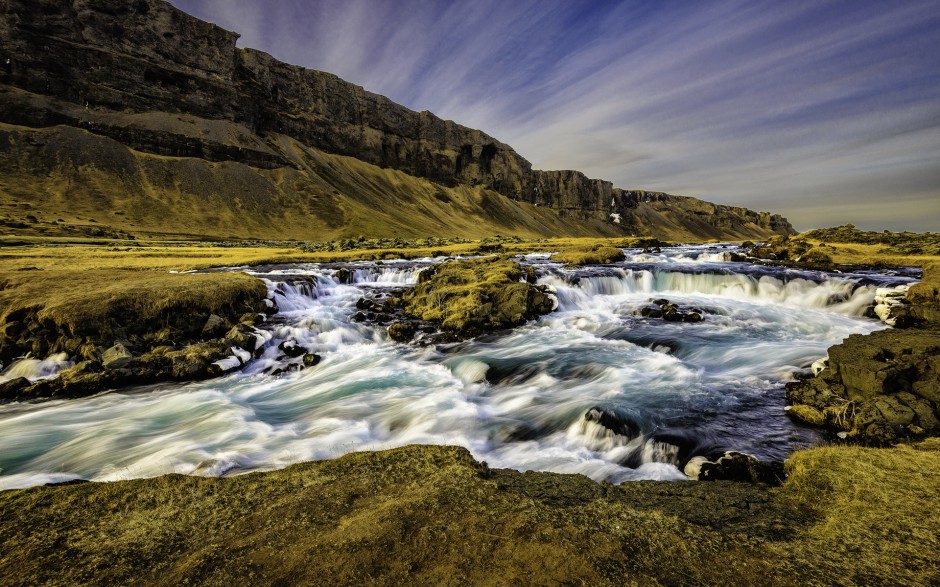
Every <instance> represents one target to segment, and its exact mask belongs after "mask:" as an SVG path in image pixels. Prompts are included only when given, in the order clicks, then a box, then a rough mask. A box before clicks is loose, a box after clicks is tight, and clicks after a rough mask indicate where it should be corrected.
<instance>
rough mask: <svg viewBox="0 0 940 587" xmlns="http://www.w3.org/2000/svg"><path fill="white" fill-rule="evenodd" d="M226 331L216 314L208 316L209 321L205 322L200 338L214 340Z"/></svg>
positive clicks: (223, 321) (220, 318)
mask: <svg viewBox="0 0 940 587" xmlns="http://www.w3.org/2000/svg"><path fill="white" fill-rule="evenodd" d="M225 329H226V324H225V320H223V319H222V317H221V316H219V315H217V314H210V315H209V319H208V320H206V324H205V326H203V327H202V337H203V338H216V337H219V336H221V335H222V334H223V333H224V332H225Z"/></svg>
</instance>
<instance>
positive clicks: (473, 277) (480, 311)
mask: <svg viewBox="0 0 940 587" xmlns="http://www.w3.org/2000/svg"><path fill="white" fill-rule="evenodd" d="M524 276H525V273H524V271H523V270H522V267H520V265H519V264H518V263H516V262H515V261H512V260H510V259H502V258H498V257H487V258H482V259H465V260H456V261H447V262H445V263H442V264H441V265H438V266H437V267H434V268H431V269H428V270H427V271H425V272H424V273H422V275H421V279H419V283H418V284H417V285H416V286H415V287H414V289H413V290H411V291H410V292H408V293H406V294H405V296H404V301H405V313H406V314H407V315H408V316H411V317H413V318H419V319H421V320H427V321H430V322H435V323H437V324H439V325H440V328H441V329H442V330H443V331H445V332H447V333H450V334H453V335H455V336H457V337H460V338H466V337H470V336H475V335H478V334H481V333H484V332H489V331H492V330H498V329H501V328H510V327H512V326H518V325H520V324H523V323H524V322H525V321H526V320H530V319H533V318H536V317H538V316H540V315H541V314H546V313H548V312H551V311H552V310H553V309H554V307H555V300H554V299H553V298H552V297H551V296H550V295H549V294H548V293H547V291H546V290H545V288H543V287H540V286H537V285H532V284H530V283H526V282H524V281H523V279H524Z"/></svg>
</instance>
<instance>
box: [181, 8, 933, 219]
mask: <svg viewBox="0 0 940 587" xmlns="http://www.w3.org/2000/svg"><path fill="white" fill-rule="evenodd" d="M171 3H172V4H173V5H174V6H176V7H177V8H179V9H181V10H183V11H185V12H187V13H189V14H192V15H193V16H196V17H198V18H201V19H203V20H208V21H210V22H213V23H215V24H217V25H219V26H221V27H223V28H226V29H228V30H232V31H234V32H237V33H239V34H240V35H241V38H240V39H239V42H238V46H239V47H251V48H254V49H259V50H262V51H265V52H268V53H270V54H271V55H272V56H273V57H275V58H276V59H278V60H280V61H285V62H288V63H291V64H296V65H301V66H303V67H307V68H310V69H317V70H322V71H328V72H330V73H334V74H336V75H338V76H340V77H341V78H343V79H345V80H347V81H350V82H352V83H355V84H357V85H361V86H363V87H364V88H365V89H366V90H368V91H371V92H374V93H378V94H381V95H384V96H387V97H388V98H390V99H391V100H393V101H395V102H397V103H399V104H402V105H404V106H407V107H408V108H411V109H413V110H418V111H420V110H430V111H432V112H434V113H435V115H437V116H440V117H441V118H445V119H452V120H455V121H457V122H459V123H460V124H463V125H465V126H469V127H472V128H477V129H480V130H482V131H484V132H486V133H487V134H489V135H491V136H493V137H495V138H496V139H498V140H500V141H501V142H504V143H506V144H508V145H511V146H512V147H513V148H514V149H515V150H516V151H517V152H518V153H519V154H520V155H522V156H523V157H525V158H526V159H528V160H529V161H531V162H532V164H533V167H534V168H537V169H577V170H579V171H581V172H583V173H585V174H587V175H588V176H589V177H592V178H599V179H605V180H609V181H612V182H613V183H614V185H615V186H616V187H621V188H625V189H646V190H655V191H663V192H667V193H673V194H681V195H687V196H693V197H698V198H702V199H705V200H708V201H711V202H714V203H717V204H728V205H736V206H744V207H748V208H752V209H757V210H762V211H769V212H773V213H779V214H782V215H784V216H786V217H787V218H788V219H789V220H790V222H791V223H792V224H793V225H794V226H795V227H797V228H798V230H801V231H804V230H809V229H812V228H822V227H828V226H837V225H844V224H849V223H851V224H854V225H855V226H856V227H858V228H861V229H867V230H878V231H880V230H884V229H889V230H894V231H902V230H908V231H913V232H935V231H937V230H938V229H940V226H938V221H937V219H940V165H938V164H937V163H938V162H940V60H937V59H936V58H935V56H934V55H933V51H934V49H935V47H936V46H938V45H940V2H938V1H936V0H927V1H918V2H905V3H903V5H899V6H891V7H887V8H886V7H884V6H882V5H880V4H879V3H876V2H844V1H830V2H823V3H797V4H787V5H785V6H783V5H757V4H751V3H741V2H723V3H720V4H697V3H696V4H691V3H684V2H667V3H653V4H650V3H642V2H640V3H626V2H624V3H616V4H613V5H610V4H608V3H603V2H590V1H589V2H579V3H566V2H558V1H551V2H533V1H528V2H519V3H512V4H511V5H509V4H502V3H499V2H494V1H492V0H490V1H487V2H482V3H473V4H472V5H470V4H468V3H449V2H444V1H440V0H439V1H434V2H420V3H419V2H416V1H415V0H395V1H390V2H383V3H380V4H375V3H370V2H367V1H364V0H359V1H352V2H321V3H317V4H315V5H309V4H306V3H301V2H294V1H291V2H281V3H277V4H275V5H273V6H272V5H268V4H266V3H264V2H258V1H256V0H234V1H229V0H226V1H221V0H172V2H171ZM559 39H560V41H559Z"/></svg>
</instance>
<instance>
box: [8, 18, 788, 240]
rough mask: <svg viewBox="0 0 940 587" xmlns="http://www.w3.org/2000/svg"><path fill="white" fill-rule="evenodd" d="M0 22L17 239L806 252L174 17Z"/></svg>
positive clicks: (11, 210) (742, 214)
mask: <svg viewBox="0 0 940 587" xmlns="http://www.w3.org/2000/svg"><path fill="white" fill-rule="evenodd" d="M0 12H2V13H3V14H4V19H2V21H0V58H2V61H3V62H6V59H9V60H10V62H9V64H8V65H7V67H6V70H5V71H4V74H3V78H2V82H3V83H2V84H0V122H2V123H4V126H3V127H2V128H0V132H2V135H3V138H4V140H2V141H0V173H2V176H3V179H2V181H0V206H3V207H4V208H2V209H0V213H3V212H6V221H7V224H8V225H19V224H20V223H23V222H25V223H27V224H28V222H26V221H28V220H29V219H26V220H25V221H24V220H23V219H21V218H20V217H19V216H17V212H18V211H21V210H20V209H19V208H17V206H20V205H21V204H22V203H23V202H22V199H23V198H27V199H28V201H29V202H31V203H34V207H33V210H34V212H33V213H32V214H30V215H32V216H36V218H37V219H38V220H39V221H40V222H41V221H43V220H44V219H43V218H39V216H37V215H36V212H35V211H40V212H41V213H48V214H52V215H55V216H56V218H55V219H54V220H58V219H59V218H62V219H63V220H69V221H71V220H74V221H76V222H84V221H87V220H88V218H94V219H95V220H96V221H98V223H104V224H107V225H108V226H114V227H123V228H124V229H127V230H131V231H138V232H156V233H159V232H165V233H174V234H186V233H193V234H196V235H203V236H217V237H232V236H239V237H253V238H264V237H279V238H287V237H289V238H306V239H327V238H336V237H340V236H354V235H358V234H367V235H369V236H392V235H395V236H398V235H400V236H426V235H440V236H470V237H472V236H482V235H486V234H492V233H494V232H500V233H512V234H519V235H520V236H536V235H545V236H548V235H588V234H591V235H624V234H638V235H639V234H644V235H645V234H649V235H653V236H659V237H661V238H672V239H681V240H688V239H703V238H763V237H766V236H768V235H770V234H773V233H789V232H792V227H790V225H789V223H787V222H786V220H785V219H784V218H782V217H780V216H776V215H770V214H758V213H755V212H752V211H750V210H746V209H744V208H735V207H729V206H715V205H712V204H708V203H706V202H702V201H700V200H695V199H693V198H681V197H678V196H669V195H667V194H658V193H647V192H636V191H624V190H619V189H615V188H614V187H613V186H612V184H611V183H610V182H607V181H602V180H593V179H589V178H587V177H585V176H584V175H583V174H581V173H579V172H577V171H538V170H533V169H532V167H531V164H530V163H529V162H528V161H526V160H525V159H524V158H522V157H521V156H519V155H518V154H517V153H516V152H515V151H514V150H513V149H512V148H511V147H510V146H508V145H505V144H503V143H500V142H499V141H497V140H496V139H494V138H492V137H490V136H488V135H486V134H485V133H482V132H480V131H478V130H474V129H470V128H467V127H463V126H461V125H458V124H456V123H454V122H451V121H445V120H441V119H439V118H437V117H436V116H434V115H433V114H431V113H429V112H414V111H412V110H409V109H407V108H405V107H403V106H400V105H398V104H395V103H393V102H391V101H390V100H388V99H387V98H385V97H383V96H379V95H377V94H372V93H370V92H367V91H365V90H363V89H362V88H360V87H358V86H355V85H353V84H349V83H347V82H345V81H343V80H341V79H339V78H338V77H336V76H334V75H332V74H328V73H324V72H318V71H311V70H306V69H303V68H301V67H296V66H291V65H287V64H284V63H281V62H279V61H277V60H275V59H273V58H272V57H271V56H269V55H267V54H265V53H262V52H259V51H255V50H252V49H239V48H237V47H236V46H235V42H236V40H237V38H238V35H237V34H235V33H231V32H229V31H225V30H223V29H221V28H219V27H216V26H215V25H212V24H209V23H206V22H203V21H200V20H198V19H196V18H193V17H191V16H189V15H186V14H185V13H182V12H180V11H179V10H176V9H175V8H173V7H172V6H171V5H169V4H168V3H166V2H163V1H162V0H138V1H135V2H125V1H122V0H38V1H35V0H34V1H28V2H27V1H25V0H0ZM50 206H51V207H50ZM118 207H120V208H118ZM60 211H61V212H60ZM79 211H81V212H79ZM121 211H123V212H125V216H126V215H127V214H129V213H131V214H137V216H135V217H134V221H131V220H130V219H127V218H125V219H116V218H114V214H113V213H114V212H121ZM70 213H71V214H73V215H74V216H75V218H71V219H66V218H63V217H62V215H63V214H64V215H68V214H70ZM21 216H22V214H21ZM123 220H126V221H123ZM614 220H617V222H615V221H614Z"/></svg>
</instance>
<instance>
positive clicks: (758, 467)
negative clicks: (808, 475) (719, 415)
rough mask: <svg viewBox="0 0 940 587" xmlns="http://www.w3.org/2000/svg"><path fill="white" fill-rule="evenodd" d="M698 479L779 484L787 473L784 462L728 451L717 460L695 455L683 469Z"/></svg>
mask: <svg viewBox="0 0 940 587" xmlns="http://www.w3.org/2000/svg"><path fill="white" fill-rule="evenodd" d="M683 472H684V473H685V474H686V475H687V476H688V477H689V478H690V479H693V480H698V481H725V480H726V481H739V482H748V483H766V484H767V485H779V484H780V483H782V482H783V480H784V478H785V477H786V475H785V474H784V471H783V463H765V462H762V461H760V460H758V459H757V457H754V456H752V455H748V454H744V453H740V452H735V451H727V452H725V453H724V454H723V455H722V456H720V457H719V458H717V459H715V460H709V459H707V458H706V457H702V456H697V457H693V458H691V459H690V460H689V462H688V463H687V464H686V466H685V469H684V471H683Z"/></svg>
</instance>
